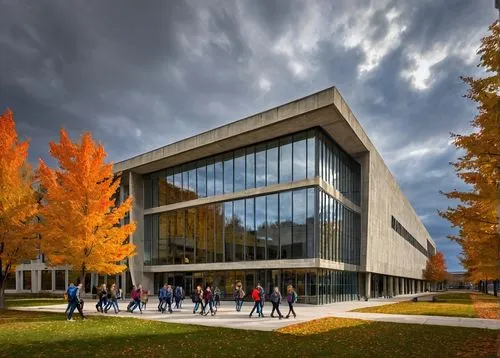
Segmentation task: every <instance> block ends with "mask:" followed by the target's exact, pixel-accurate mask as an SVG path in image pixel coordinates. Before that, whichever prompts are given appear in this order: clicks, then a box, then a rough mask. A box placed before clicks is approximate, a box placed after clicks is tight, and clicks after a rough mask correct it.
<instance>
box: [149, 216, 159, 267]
mask: <svg viewBox="0 0 500 358" xmlns="http://www.w3.org/2000/svg"><path fill="white" fill-rule="evenodd" d="M158 221H159V220H158V215H154V216H153V228H152V240H151V261H153V262H155V263H156V262H158Z"/></svg>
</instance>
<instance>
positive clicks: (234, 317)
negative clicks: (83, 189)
mask: <svg viewBox="0 0 500 358" xmlns="http://www.w3.org/2000/svg"><path fill="white" fill-rule="evenodd" d="M427 295H428V294H427ZM415 296H416V295H411V296H398V297H397V298H392V299H381V298H379V299H371V300H369V301H350V302H342V303H332V304H328V305H322V306H313V305H301V304H296V305H295V312H296V313H297V318H295V319H294V318H293V317H290V318H289V319H285V318H283V319H281V320H279V319H278V318H271V317H270V316H269V315H270V313H271V309H272V305H271V303H270V302H267V303H266V304H265V306H264V315H265V317H263V318H258V317H257V315H256V314H255V313H254V316H253V317H252V318H249V317H248V315H249V313H250V310H251V309H252V307H253V303H252V302H245V303H244V305H243V308H242V310H241V312H236V311H235V309H234V303H233V302H229V301H223V302H222V303H221V306H220V307H219V308H218V311H217V314H216V315H215V316H210V314H209V315H208V316H201V315H200V314H193V303H192V302H191V300H190V299H186V300H185V301H184V305H183V308H182V309H181V310H174V312H173V313H172V314H169V313H164V314H162V313H159V312H158V311H157V310H156V307H157V306H158V299H157V298H151V299H150V301H149V303H148V305H147V309H146V311H144V313H143V314H140V313H139V311H138V310H136V312H134V313H128V312H126V311H125V309H126V307H127V304H128V301H120V307H121V309H122V311H121V312H120V313H119V314H117V315H115V314H114V313H113V312H112V311H110V312H109V313H107V314H106V315H107V316H117V317H134V318H138V319H146V320H155V321H161V322H170V323H181V324H195V325H203V326H211V327H226V328H235V329H248V330H260V331H272V330H275V329H279V328H282V327H285V326H288V325H292V324H296V323H301V322H307V321H310V320H314V319H319V318H326V317H339V318H355V319H364V320H369V321H383V322H394V323H412V324H429V325H440V326H457V327H471V328H488V329H500V321H499V320H491V319H481V318H460V317H442V316H418V315H396V314H381V313H361V312H349V311H351V310H354V309H357V308H364V307H374V306H380V305H386V304H390V303H397V302H401V301H407V300H409V299H410V298H412V297H415ZM421 296H424V294H422V295H421ZM19 309H20V310H29V311H41V312H60V313H61V314H64V311H65V309H66V305H65V304H64V305H53V306H40V307H23V308H19ZM280 309H281V312H282V314H283V315H286V313H287V312H288V305H287V304H286V303H285V304H282V305H281V306H280ZM84 313H85V314H87V315H90V316H93V315H103V314H101V313H98V312H96V309H95V301H94V300H87V301H86V302H85V310H84ZM75 317H77V312H76V311H75ZM77 319H78V318H77Z"/></svg>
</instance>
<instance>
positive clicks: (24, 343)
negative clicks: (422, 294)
mask: <svg viewBox="0 0 500 358" xmlns="http://www.w3.org/2000/svg"><path fill="white" fill-rule="evenodd" d="M496 335H497V332H495V331H492V330H483V329H474V328H461V327H442V326H426V325H411V324H397V323H386V322H369V321H362V320H354V319H339V318H326V319H321V320H316V321H310V322H307V323H303V324H298V325H294V326H288V327H286V328H283V329H281V330H279V331H277V332H259V331H245V330H232V329H224V328H213V327H202V326H194V325H180V324H171V323H164V322H157V321H146V320H139V319H134V318H116V317H100V316H92V317H90V318H89V319H87V320H86V321H81V320H77V321H75V322H66V321H65V318H64V315H63V314H56V313H42V312H22V311H9V310H5V311H0V357H4V356H8V357H30V356H37V357H52V356H61V357H62V356H72V357H92V356H98V355H100V356H102V355H103V354H104V355H106V356H127V357H135V356H141V357H163V356H175V357H176V358H179V357H238V356H239V357H256V356H258V357H262V356H266V357H269V356H271V357H273V356H276V357H277V356H280V357H318V356H328V357H331V356H357V357H367V356H368V357H369V356H372V357H381V356H390V357H423V356H426V357H428V356H440V357H451V356H457V355H460V356H470V357H487V356H491V357H494V356H495V352H496V351H495V347H496V343H495V339H496Z"/></svg>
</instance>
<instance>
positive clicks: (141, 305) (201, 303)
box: [65, 281, 298, 321]
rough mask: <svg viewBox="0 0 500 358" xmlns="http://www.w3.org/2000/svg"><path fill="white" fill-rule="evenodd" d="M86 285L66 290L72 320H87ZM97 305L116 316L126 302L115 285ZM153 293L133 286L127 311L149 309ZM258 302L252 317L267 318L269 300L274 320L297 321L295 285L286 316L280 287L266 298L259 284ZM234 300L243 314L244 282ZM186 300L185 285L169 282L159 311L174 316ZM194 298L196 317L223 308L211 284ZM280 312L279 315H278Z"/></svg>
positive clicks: (160, 298) (161, 294)
mask: <svg viewBox="0 0 500 358" xmlns="http://www.w3.org/2000/svg"><path fill="white" fill-rule="evenodd" d="M82 289H83V285H82V284H81V283H80V284H78V285H77V286H75V285H74V284H71V285H70V286H69V287H68V290H67V291H66V295H65V296H66V298H67V301H68V306H67V308H66V315H67V319H68V321H73V313H74V311H75V310H78V312H79V313H80V316H81V318H82V319H85V316H84V314H83V305H84V300H83V296H82V293H83V291H82ZM96 294H97V299H98V301H97V303H96V305H95V307H96V310H97V312H100V313H107V312H108V311H109V310H110V309H111V308H113V310H114V312H115V314H118V313H119V312H120V306H119V300H120V299H124V295H123V293H122V290H121V289H120V288H118V286H117V285H116V284H112V285H111V286H110V287H109V289H108V287H107V286H106V284H102V285H101V286H100V287H99V288H98V289H97V292H96ZM149 294H150V292H149V291H148V290H145V289H143V287H142V285H137V286H135V285H134V286H132V290H131V291H130V302H129V304H128V306H127V312H130V313H133V312H134V311H135V310H136V309H138V310H139V312H140V313H141V314H142V312H143V311H144V310H145V309H146V307H147V303H148V298H149ZM249 296H250V297H251V299H252V300H253V302H254V305H253V308H252V310H251V311H250V314H249V317H250V318H251V317H252V315H253V314H254V312H255V313H256V314H257V316H258V317H259V318H260V317H264V304H265V301H266V299H267V298H269V300H270V301H271V304H272V310H271V314H270V316H271V317H273V318H274V317H277V318H279V319H282V318H283V317H284V318H289V317H290V315H293V317H294V318H295V317H296V316H297V315H296V313H295V310H294V304H295V303H296V302H297V298H298V297H297V294H296V292H295V290H294V288H293V286H292V285H288V286H287V290H286V296H285V299H286V302H287V303H288V313H287V315H286V316H283V314H282V313H281V311H280V305H281V303H282V301H283V300H284V298H283V296H282V295H281V292H280V290H279V287H275V288H274V290H273V291H272V293H271V294H270V295H269V296H268V297H266V294H265V291H264V288H263V287H262V286H261V284H260V283H258V284H257V285H256V286H255V287H254V288H253V289H252V290H251V293H250V295H249ZM233 297H234V301H235V309H236V311H237V312H241V309H242V306H243V302H244V300H245V297H247V296H246V294H245V291H244V290H243V287H242V284H241V282H240V281H238V282H236V283H235V285H234V292H233ZM184 299H185V292H184V288H183V287H182V286H176V287H175V288H173V287H172V286H171V285H169V284H167V283H165V284H164V285H163V287H162V288H161V289H160V290H159V292H158V308H157V309H158V312H161V313H166V312H169V313H170V314H171V313H173V309H172V306H173V308H174V309H179V310H180V309H182V305H183V301H184ZM191 299H192V301H193V314H197V313H199V314H200V315H204V316H207V315H208V314H209V313H210V314H211V315H212V316H214V315H215V314H216V313H217V307H218V306H220V301H221V291H220V289H219V288H218V287H215V288H214V289H213V288H212V286H211V285H207V286H206V287H205V288H202V287H201V286H200V285H198V286H196V289H195V290H194V291H193V292H192V294H191ZM275 313H276V315H275Z"/></svg>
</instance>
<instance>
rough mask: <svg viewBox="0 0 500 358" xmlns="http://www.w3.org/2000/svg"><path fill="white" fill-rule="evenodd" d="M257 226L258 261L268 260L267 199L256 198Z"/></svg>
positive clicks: (262, 197) (263, 197)
mask: <svg viewBox="0 0 500 358" xmlns="http://www.w3.org/2000/svg"><path fill="white" fill-rule="evenodd" d="M255 226H256V229H257V242H256V247H257V260H265V258H266V236H267V230H266V197H265V196H259V197H257V198H255Z"/></svg>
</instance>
